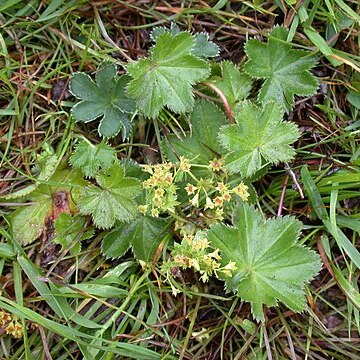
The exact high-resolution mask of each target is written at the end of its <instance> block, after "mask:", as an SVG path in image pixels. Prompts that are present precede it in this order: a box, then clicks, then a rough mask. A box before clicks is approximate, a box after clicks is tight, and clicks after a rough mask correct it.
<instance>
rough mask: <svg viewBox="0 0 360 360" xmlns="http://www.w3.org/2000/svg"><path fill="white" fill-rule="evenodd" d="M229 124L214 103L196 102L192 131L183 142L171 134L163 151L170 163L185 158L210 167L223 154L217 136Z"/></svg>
mask: <svg viewBox="0 0 360 360" xmlns="http://www.w3.org/2000/svg"><path fill="white" fill-rule="evenodd" d="M227 123H228V121H227V119H226V117H225V115H224V113H223V112H222V111H221V110H220V109H219V108H218V107H217V106H216V105H214V104H213V103H211V102H209V101H205V100H199V101H196V102H195V107H194V109H193V111H192V112H191V114H190V124H191V131H190V132H187V133H186V136H185V137H183V138H182V139H181V140H180V139H178V138H177V137H176V136H175V135H173V134H170V135H169V136H168V138H167V140H164V141H163V142H162V150H163V151H164V153H165V154H166V156H167V157H168V159H169V160H170V161H174V162H175V161H177V157H180V156H185V157H187V158H188V159H196V160H195V161H196V162H197V163H199V164H205V165H208V164H209V161H210V160H213V159H214V157H216V156H218V155H219V154H221V153H222V152H223V149H222V148H221V146H220V145H219V144H218V141H217V135H218V133H219V129H220V127H221V126H223V125H226V124H227Z"/></svg>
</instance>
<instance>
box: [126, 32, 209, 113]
mask: <svg viewBox="0 0 360 360" xmlns="http://www.w3.org/2000/svg"><path fill="white" fill-rule="evenodd" d="M195 43H196V40H195V37H194V36H193V35H191V34H190V33H188V32H180V33H178V34H176V35H173V34H171V33H170V32H164V33H162V34H160V35H159V36H157V37H156V44H155V45H154V46H153V47H152V48H151V50H150V56H149V57H148V58H144V59H140V60H138V61H135V62H133V63H131V64H129V65H128V66H127V71H128V73H129V74H130V75H131V76H132V77H133V80H131V81H130V83H129V85H128V88H127V90H128V91H127V92H128V94H129V96H131V97H133V98H134V99H135V100H136V105H137V108H138V109H139V110H140V111H141V112H142V113H143V114H144V115H146V116H148V117H150V118H156V117H157V116H158V114H159V112H160V110H161V109H162V108H163V107H164V106H166V107H168V108H169V109H170V110H172V111H174V112H176V113H184V112H187V111H190V110H191V109H192V107H193V105H194V98H193V94H192V85H194V84H196V83H197V82H199V81H202V80H205V79H206V78H207V76H208V75H209V73H210V69H209V65H208V63H207V62H206V61H205V60H202V59H199V58H198V57H196V56H194V55H193V53H192V50H193V48H194V46H195Z"/></svg>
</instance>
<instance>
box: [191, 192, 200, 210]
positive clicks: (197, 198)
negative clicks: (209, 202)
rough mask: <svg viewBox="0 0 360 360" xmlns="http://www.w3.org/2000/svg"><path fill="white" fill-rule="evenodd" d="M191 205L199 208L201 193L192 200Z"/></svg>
mask: <svg viewBox="0 0 360 360" xmlns="http://www.w3.org/2000/svg"><path fill="white" fill-rule="evenodd" d="M190 204H191V205H192V206H196V207H198V206H199V193H197V194H195V196H194V197H193V198H192V199H191V200H190Z"/></svg>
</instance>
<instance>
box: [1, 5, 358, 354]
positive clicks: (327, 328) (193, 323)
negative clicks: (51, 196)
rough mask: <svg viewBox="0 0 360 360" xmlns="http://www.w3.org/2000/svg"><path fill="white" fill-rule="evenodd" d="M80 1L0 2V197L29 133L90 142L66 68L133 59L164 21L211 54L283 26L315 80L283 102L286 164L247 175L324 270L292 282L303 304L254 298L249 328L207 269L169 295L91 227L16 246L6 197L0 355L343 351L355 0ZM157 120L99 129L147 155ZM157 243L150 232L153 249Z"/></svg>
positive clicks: (349, 261) (64, 146)
mask: <svg viewBox="0 0 360 360" xmlns="http://www.w3.org/2000/svg"><path fill="white" fill-rule="evenodd" d="M91 3H92V5H89V4H87V2H86V1H47V2H40V1H36V0H33V1H29V2H24V1H15V0H12V1H5V2H2V3H1V5H0V28H1V31H0V81H1V85H0V89H1V90H0V194H1V195H4V194H7V193H10V192H13V191H15V190H18V189H20V188H22V187H24V186H25V185H27V184H30V183H32V182H33V180H34V177H33V172H32V171H33V166H34V165H35V163H36V161H37V155H38V154H39V153H40V152H41V149H42V147H43V145H44V144H45V143H46V144H49V145H50V146H52V147H53V148H54V149H55V150H56V154H57V155H58V156H59V158H60V159H61V160H62V162H63V163H64V164H65V163H66V161H67V160H68V157H69V155H70V154H71V153H72V151H73V145H74V143H75V141H76V139H78V138H80V137H85V138H87V139H89V140H90V141H91V142H93V143H98V142H100V141H101V139H100V138H99V137H98V134H97V128H96V125H94V124H92V123H90V124H85V125H84V124H79V123H75V122H74V120H73V119H72V118H71V116H70V107H71V106H72V104H73V103H74V102H75V100H74V98H73V97H71V96H69V95H68V94H67V92H66V86H67V84H68V81H69V76H70V75H71V74H72V73H73V72H75V71H86V72H89V73H91V72H93V71H94V70H95V69H96V68H97V66H98V65H99V63H101V62H102V61H103V60H109V59H112V60H116V63H117V64H118V65H120V66H121V65H125V64H126V63H127V62H128V60H129V59H133V60H135V59H137V58H138V57H141V56H145V55H146V51H147V49H148V47H149V45H150V41H149V31H150V30H151V28H152V27H153V26H156V25H163V26H169V25H170V22H171V21H173V22H176V23H177V24H178V25H179V26H180V27H181V28H182V29H189V30H193V31H195V32H199V31H207V32H208V33H209V34H210V36H211V38H212V40H213V41H214V42H216V43H217V44H218V45H219V46H220V47H221V58H222V59H230V60H233V61H234V62H236V63H238V62H243V61H244V53H243V51H242V48H243V47H242V44H243V43H244V42H245V41H246V39H247V38H248V37H251V36H254V35H255V36H256V37H259V38H260V37H261V36H264V35H266V34H268V32H269V30H270V29H271V28H272V26H273V25H274V24H286V26H288V27H289V28H290V32H291V34H292V36H293V40H292V41H293V42H295V43H296V44H297V45H298V46H299V47H301V48H304V49H308V50H311V51H313V52H314V53H317V54H318V55H319V62H318V65H317V66H316V69H315V74H316V75H317V76H318V77H319V78H320V80H321V91H319V92H318V94H317V95H316V96H313V97H311V98H305V99H303V98H301V99H297V103H296V106H295V108H294V110H293V112H292V113H291V119H292V120H293V121H295V122H296V123H297V124H298V125H299V126H300V128H301V130H302V136H301V139H300V140H299V142H298V143H297V144H296V146H295V148H296V151H297V155H296V158H295V160H294V162H293V163H291V164H288V168H286V167H284V166H283V165H282V166H278V167H276V168H273V169H272V171H271V172H269V173H268V174H267V175H266V176H265V177H264V178H262V179H261V180H259V181H258V182H256V183H255V186H256V190H257V193H258V196H259V205H260V206H261V209H262V210H263V212H264V213H265V214H267V215H276V214H278V213H279V212H280V213H282V214H283V215H285V214H291V215H294V216H296V217H297V218H298V219H299V220H301V221H303V222H304V224H305V229H304V231H303V233H304V237H303V238H302V242H303V243H304V244H306V245H307V246H310V247H312V248H313V249H314V250H316V251H318V252H319V253H320V254H321V257H322V261H323V263H324V267H323V270H322V271H321V272H320V274H319V275H318V276H317V277H316V279H315V280H314V281H313V282H312V283H311V285H310V286H309V287H307V289H306V294H307V300H308V304H309V307H308V309H307V310H306V311H304V312H303V313H300V314H295V313H293V312H291V311H290V310H287V309H286V308H284V307H281V306H280V307H279V308H270V309H267V310H266V318H267V320H266V322H265V324H263V325H261V324H257V323H255V322H253V320H252V317H251V312H250V306H249V304H246V303H242V302H241V301H240V299H239V298H237V297H236V296H232V295H231V294H226V293H225V292H224V290H223V286H222V284H221V283H220V282H219V281H217V280H211V281H210V282H209V283H206V284H203V283H201V282H200V281H199V279H198V277H197V275H196V274H193V273H191V272H183V273H181V275H180V277H179V278H178V283H179V286H180V287H182V288H183V293H182V294H180V295H178V296H177V297H174V296H172V293H171V288H170V286H169V284H168V283H166V282H165V280H164V278H163V277H162V275H161V274H160V273H159V266H158V265H159V264H155V266H153V267H152V268H150V269H145V270H143V269H142V267H141V266H140V265H139V264H138V263H137V262H136V261H135V260H134V259H133V257H132V255H131V254H130V253H127V255H126V256H125V257H123V258H121V259H118V260H110V259H105V258H104V257H103V256H102V255H101V251H100V247H101V241H102V239H103V237H104V236H105V235H106V232H105V231H97V232H96V234H95V236H94V237H93V238H92V239H91V240H90V241H85V242H83V247H82V249H81V252H80V253H79V254H78V255H77V256H73V255H71V253H70V252H69V251H64V252H60V249H59V247H51V246H50V245H49V244H47V243H46V242H45V239H44V238H45V237H46V236H42V237H40V238H39V239H38V240H37V241H36V242H34V243H32V244H30V245H26V246H20V244H18V243H17V242H16V240H15V239H14V237H13V236H12V231H11V227H10V224H9V216H10V214H11V213H12V212H13V211H14V210H15V209H16V208H18V207H19V206H21V205H22V204H21V203H20V201H18V200H16V199H15V200H3V199H2V200H1V203H0V215H1V217H2V219H1V229H0V235H1V243H0V281H1V293H0V310H1V309H2V310H4V311H6V312H9V313H11V314H12V315H15V316H17V317H18V320H19V322H20V323H21V324H22V325H23V328H24V329H25V331H24V336H23V338H21V339H15V338H13V337H11V336H10V335H6V334H4V332H5V328H4V327H1V328H0V331H1V334H3V335H2V336H1V337H0V344H1V346H0V358H4V359H18V358H21V359H36V360H37V359H50V358H53V359H82V358H87V359H94V358H96V359H118V358H119V359H121V358H124V359H125V358H130V357H132V358H136V359H266V358H267V359H271V358H272V359H358V358H359V342H360V339H359V335H360V315H359V309H360V295H359V275H360V272H359V268H360V260H359V259H360V251H359V246H360V243H359V234H360V223H359V221H360V220H359V218H360V215H359V214H360V212H359V208H360V202H359V199H360V198H359V188H360V160H359V157H360V150H359V149H360V146H359V139H360V138H359V127H360V122H359V110H360V106H355V105H356V102H355V101H354V100H352V101H351V102H350V101H348V97H349V95H350V94H352V93H353V94H355V95H352V96H353V97H354V98H355V99H356V96H358V99H359V97H360V94H359V90H360V85H359V75H358V74H356V72H357V71H359V70H360V56H359V43H360V37H359V15H358V14H359V11H360V7H359V4H358V2H357V1H356V0H354V1H351V0H346V1H345V0H342V1H341V0H330V1H324V2H319V1H316V0H312V1H311V0H310V1H304V2H302V3H301V2H298V3H297V4H296V5H294V8H292V7H291V6H290V5H288V4H289V3H291V1H282V2H281V1H275V2H261V1H253V2H252V1H247V2H240V1H227V2H226V1H207V2H205V1H167V2H166V1H159V2H156V3H155V2H149V4H146V3H145V2H141V1H136V0H134V1H116V2H115V1H101V2H100V1H99V2H91ZM284 4H285V5H284ZM301 4H303V5H301ZM300 5H301V6H300ZM217 6H218V7H217ZM284 6H285V7H284ZM334 27H337V29H338V30H339V33H338V34H337V33H336V31H334ZM310 32H311V33H310ZM314 34H315V35H314ZM320 37H321V38H320ZM329 40H332V41H331V42H329V44H328V45H326V41H329ZM335 41H336V43H334V42H335ZM339 61H340V62H342V61H343V62H344V64H340V63H339ZM56 88H57V89H56ZM55 91H56V92H57V93H56V94H55ZM204 96H207V95H204ZM354 104H355V105H354ZM357 104H359V101H358V103H357ZM163 117H164V118H162V119H160V120H161V121H159V123H156V125H155V128H154V127H153V125H151V124H150V123H148V122H145V121H144V123H138V124H137V126H136V128H135V131H134V136H133V138H132V139H131V141H130V142H129V143H127V144H123V143H122V141H121V139H120V138H114V139H112V140H111V141H110V143H111V144H112V145H113V146H114V147H115V148H116V149H117V153H118V156H119V157H121V158H133V159H135V160H137V161H139V162H141V163H146V162H148V161H149V159H151V160H152V161H153V160H157V161H160V154H159V153H158V152H156V151H152V149H155V150H156V149H157V148H158V144H157V139H158V138H159V135H158V136H157V134H159V133H161V132H166V131H167V130H174V131H178V132H179V133H180V132H181V130H179V128H178V127H177V126H174V125H173V123H172V121H170V115H166V114H165V113H163ZM171 127H172V129H171ZM294 180H295V181H294ZM294 185H295V186H294ZM297 187H300V188H301V189H302V191H303V192H304V197H303V198H302V197H301V196H300V194H299V191H298V189H297ZM281 204H283V205H282V206H281ZM279 207H280V209H279ZM48 235H49V234H48ZM170 248H171V244H165V245H164V249H163V250H162V254H161V256H160V258H161V259H165V258H166V252H167V250H169V249H170ZM41 249H43V251H40V250H41ZM44 249H45V250H44ZM199 332H202V333H201V335H197V336H195V335H196V333H197V334H199Z"/></svg>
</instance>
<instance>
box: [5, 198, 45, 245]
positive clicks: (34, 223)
mask: <svg viewBox="0 0 360 360" xmlns="http://www.w3.org/2000/svg"><path fill="white" fill-rule="evenodd" d="M51 211H52V204H51V198H50V197H45V198H44V199H43V200H42V201H39V202H37V203H34V204H32V205H26V206H23V207H21V208H19V209H17V210H15V211H14V212H13V213H12V214H11V219H12V221H11V225H12V232H13V235H14V237H15V239H16V240H17V241H18V242H19V243H20V244H21V245H24V246H25V245H28V244H30V243H32V242H33V241H35V240H36V239H37V238H38V237H39V236H40V235H41V234H42V233H43V231H44V229H45V218H46V217H47V216H49V215H51Z"/></svg>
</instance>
